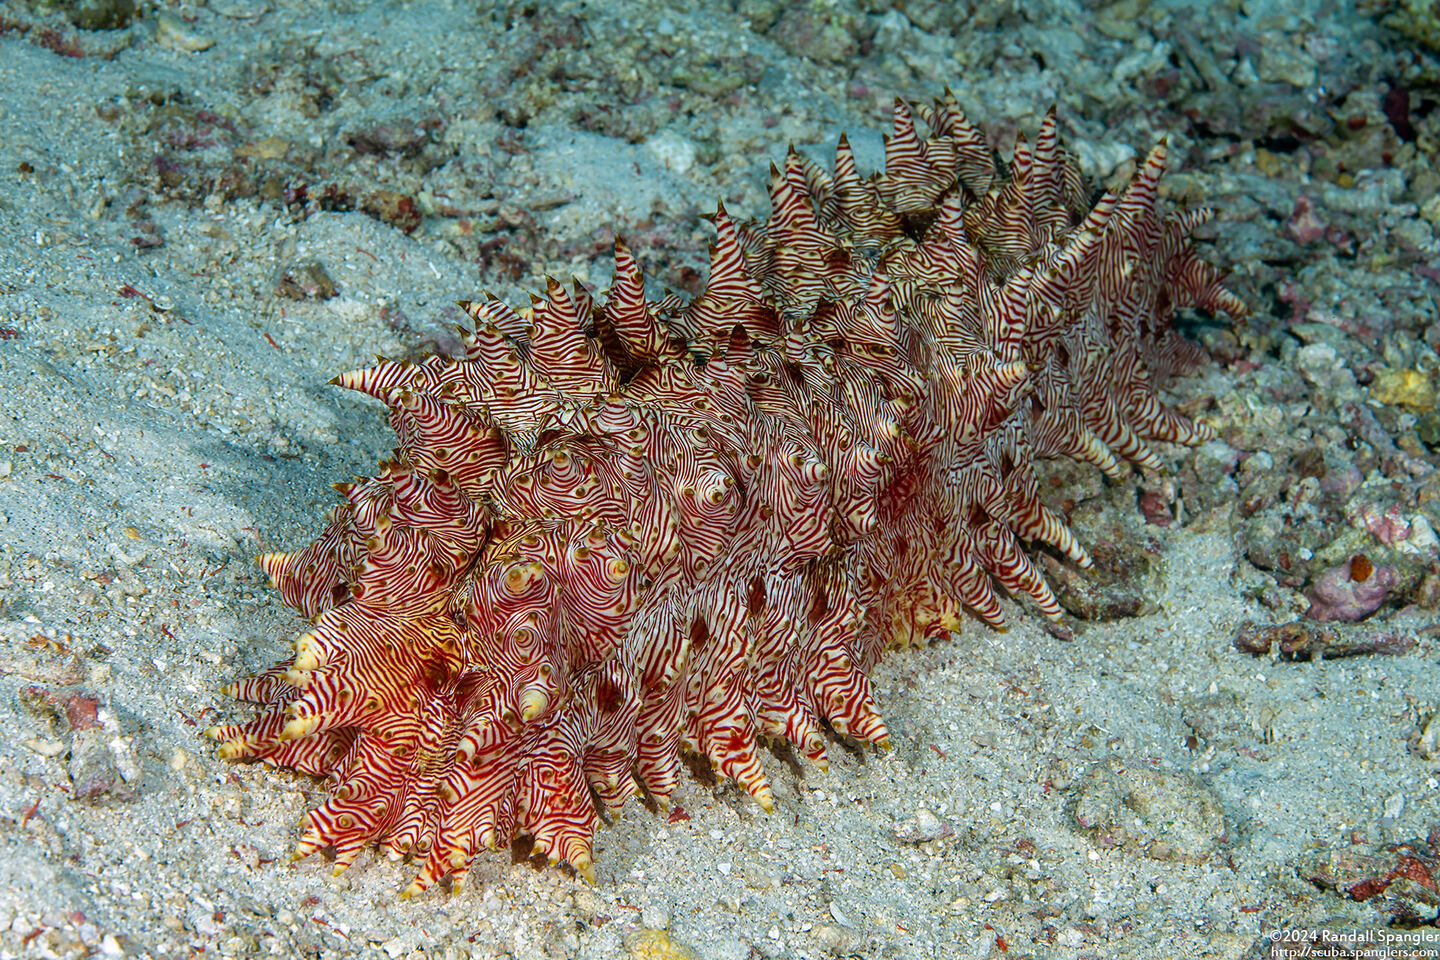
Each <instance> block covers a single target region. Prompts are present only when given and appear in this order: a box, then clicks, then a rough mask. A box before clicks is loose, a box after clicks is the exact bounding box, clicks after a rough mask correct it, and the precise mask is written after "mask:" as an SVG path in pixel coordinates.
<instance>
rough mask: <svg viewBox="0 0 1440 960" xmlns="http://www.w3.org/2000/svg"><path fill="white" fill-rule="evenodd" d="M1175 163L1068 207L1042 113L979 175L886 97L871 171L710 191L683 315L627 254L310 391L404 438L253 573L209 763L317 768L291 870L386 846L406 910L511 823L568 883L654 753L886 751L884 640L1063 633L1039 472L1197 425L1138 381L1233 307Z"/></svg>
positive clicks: (742, 762)
mask: <svg viewBox="0 0 1440 960" xmlns="http://www.w3.org/2000/svg"><path fill="white" fill-rule="evenodd" d="M917 113H918V115H919V118H920V120H922V121H923V123H924V124H925V125H926V126H927V127H928V128H929V133H928V136H926V137H923V138H922V136H921V135H920V134H919V133H918V132H917V129H916V120H915V114H917ZM1165 161H1166V149H1165V146H1164V145H1163V144H1162V145H1160V146H1158V147H1156V148H1155V149H1154V150H1153V151H1151V153H1150V154H1149V156H1148V157H1147V158H1146V159H1145V160H1144V162H1143V164H1142V165H1141V166H1140V168H1139V169H1138V171H1137V172H1136V174H1135V176H1134V178H1133V180H1132V181H1131V183H1130V185H1129V186H1128V188H1127V189H1126V190H1125V191H1124V192H1123V193H1120V194H1110V193H1107V194H1105V195H1104V196H1102V197H1100V199H1099V200H1098V202H1097V203H1095V204H1094V205H1093V206H1091V205H1090V204H1089V203H1088V195H1087V189H1086V186H1085V184H1084V182H1083V180H1082V178H1081V177H1080V175H1079V173H1078V171H1077V169H1076V167H1075V165H1074V163H1073V162H1072V161H1071V159H1070V158H1069V157H1068V156H1067V155H1066V153H1065V152H1064V151H1063V150H1062V149H1061V147H1060V145H1059V142H1058V137H1057V125H1056V120H1055V116H1054V113H1053V111H1052V113H1051V114H1050V115H1049V116H1047V117H1046V119H1045V121H1044V123H1043V125H1042V126H1041V128H1040V130H1039V131H1038V133H1037V135H1036V137H1035V141H1034V143H1033V144H1030V143H1027V142H1026V141H1024V140H1023V139H1022V140H1021V141H1020V143H1019V144H1018V145H1017V147H1016V150H1015V153H1014V156H1013V158H1012V160H1011V161H1010V163H1009V164H1008V166H1007V167H1006V168H1004V169H1001V168H999V167H997V164H996V162H995V160H994V159H993V154H992V150H991V148H990V146H989V145H988V144H987V142H986V140H985V139H984V137H983V136H982V135H981V134H980V133H979V132H978V131H977V130H976V129H975V128H974V127H973V126H972V125H971V124H970V123H969V122H968V121H967V120H966V118H965V116H964V114H963V113H962V112H961V110H960V108H959V107H958V106H957V105H956V103H955V101H954V100H953V99H952V98H949V97H948V96H947V98H946V99H945V100H944V101H943V102H937V103H936V104H935V105H934V106H919V107H915V108H912V107H911V106H910V105H908V104H906V103H904V102H897V103H896V106H895V119H894V129H893V132H892V134H891V136H890V137H889V139H888V141H887V144H886V156H885V170H884V172H883V173H882V174H879V175H876V176H874V177H871V178H864V177H862V176H860V174H859V172H858V170H857V168H856V164H855V159H854V156H853V155H852V153H851V151H850V148H849V146H848V144H847V143H846V142H845V141H844V139H843V138H842V139H841V141H840V144H839V147H838V150H837V153H836V158H835V167H834V171H833V172H831V173H827V172H825V171H823V170H822V169H820V168H819V167H817V166H815V165H813V164H811V163H809V162H808V161H806V160H804V159H802V158H801V157H800V156H799V155H797V154H796V153H795V152H793V151H792V152H791V153H790V154H789V156H787V157H786V158H785V162H784V165H783V167H782V168H780V169H773V171H772V175H771V189H770V194H771V201H772V213H771V217H770V219H769V220H768V221H767V222H765V223H762V224H754V225H751V224H743V223H739V222H737V221H736V220H734V219H732V218H731V217H730V216H729V215H728V214H727V213H726V212H725V211H724V209H723V208H722V209H721V210H719V211H718V212H717V213H716V214H715V216H714V225H715V230H716V233H717V238H716V241H715V243H714V245H713V247H712V250H711V269H710V276H709V281H708V284H707V285H706V287H705V290H704V292H703V293H702V294H701V295H700V296H698V297H697V298H695V299H694V300H692V301H690V302H688V303H687V302H684V301H683V300H681V299H680V298H679V297H676V296H673V295H672V296H666V297H665V298H663V299H661V300H659V301H652V300H648V299H646V293H645V284H644V281H643V278H642V275H641V270H640V266H639V264H638V263H637V261H636V259H635V258H634V257H633V256H632V255H631V253H630V251H629V250H628V249H627V248H626V246H625V244H624V243H623V242H617V244H616V257H615V259H616V276H615V281H614V284H613V286H612V287H611V289H610V291H609V293H608V296H607V297H606V298H605V299H604V300H603V302H602V301H597V300H596V299H594V298H592V296H591V295H590V294H589V293H588V292H587V291H586V290H584V289H583V288H580V287H579V286H578V285H577V286H576V287H575V288H574V289H573V290H572V289H566V288H565V287H563V286H562V285H560V284H559V283H556V282H555V281H551V282H550V283H549V288H548V290H547V291H546V294H545V296H544V297H543V298H541V297H537V298H534V301H533V304H532V305H531V306H530V307H529V308H528V309H526V310H523V311H519V312H517V311H515V310H512V309H511V308H510V307H508V306H506V305H505V304H504V303H501V302H499V301H497V300H489V301H487V302H475V303H467V304H465V305H464V306H465V308H466V310H467V311H468V312H469V313H470V315H471V316H472V317H473V318H474V321H475V323H474V330H473V332H470V333H467V334H466V351H467V352H466V355H465V356H464V357H463V358H459V359H450V358H446V357H430V358H429V359H427V360H425V361H424V362H422V363H418V364H413V365H411V364H406V363H399V362H392V361H382V362H380V363H379V364H378V365H377V366H374V367H371V368H369V369H365V370H360V371H356V372H353V373H347V374H344V375H343V376H341V377H338V378H337V379H336V381H335V382H336V383H339V384H340V385H341V386H345V387H348V388H351V389H355V390H359V391H362V392H364V393H367V394H370V395H371V396H373V397H376V398H378V399H379V400H381V401H383V402H384V403H385V404H386V405H387V407H388V408H389V411H390V413H389V417H390V423H391V425H392V426H393V428H394V429H395V432H396V434H397V435H398V437H399V443H400V446H399V448H398V449H397V451H396V453H395V456H394V458H393V459H391V460H388V461H386V462H384V463H382V465H381V468H380V472H379V475H378V476H376V477H374V478H372V479H370V480H367V481H364V482H362V483H358V484H341V485H339V486H338V488H337V489H339V490H340V492H341V493H342V494H343V495H344V497H345V502H344V503H343V504H341V505H340V506H339V507H337V508H336V509H335V510H333V511H332V513H331V514H330V518H329V523H328V525H327V526H326V528H325V530H324V532H323V533H322V534H321V536H320V538H319V539H318V540H317V541H316V542H315V543H314V544H312V545H311V546H309V547H308V548H306V549H304V550H301V551H299V552H296V553H289V554H271V555H268V556H266V557H264V558H262V565H263V566H264V568H265V570H266V572H267V573H268V574H269V575H270V577H271V579H272V580H273V581H274V583H275V586H276V587H277V588H278V589H279V591H280V593H281V596H282V597H283V598H284V600H285V601H286V602H287V603H289V604H291V605H292V606H294V607H295V608H297V609H298V610H299V611H301V612H302V613H303V614H305V615H306V616H308V617H311V618H313V626H312V628H311V629H310V630H309V632H307V633H305V634H304V635H303V636H301V637H300V638H299V639H298V640H297V641H296V642H295V645H294V654H293V656H292V657H291V658H290V659H289V660H287V661H286V662H284V663H282V664H280V665H278V666H276V667H275V668H273V669H271V670H270V671H268V672H267V673H265V674H262V675H260V676H258V677H255V678H252V679H248V680H243V681H241V682H238V683H236V684H234V685H233V686H232V687H230V688H229V692H230V693H231V694H232V695H233V696H235V697H238V698H240V699H242V700H246V701H250V702H253V703H256V704H260V705H262V710H261V712H260V713H259V715H258V716H257V717H256V718H255V719H253V720H251V721H250V722H248V723H238V724H229V725H225V726H221V727H217V728H214V729H213V730H212V731H211V733H212V735H213V736H215V737H216V738H217V739H219V740H221V741H223V745H222V747H221V755H222V756H224V757H226V758H229V759H259V760H263V761H267V762H270V763H274V764H277V765H279V766H283V767H288V768H291V769H294V770H298V771H301V772H303V773H309V774H314V775H317V776H324V777H326V778H327V783H326V788H327V792H328V798H327V799H326V800H325V801H324V802H323V803H322V804H321V805H320V806H319V807H318V808H317V809H315V810H313V811H311V812H310V813H309V814H307V816H306V818H305V821H304V824H303V836H302V837H301V839H300V842H299V846H298V848H297V851H296V854H297V856H304V855H307V854H310V853H313V852H315V851H317V850H320V849H322V848H324V847H327V846H333V848H334V851H335V857H336V865H337V868H343V867H345V866H346V865H348V864H349V863H351V862H352V861H353V860H354V858H355V857H356V855H357V854H358V853H359V852H360V851H361V850H362V849H364V847H365V846H367V845H369V844H372V843H379V844H380V845H381V846H383V847H384V848H386V849H387V850H389V851H392V852H394V853H397V854H403V853H409V854H411V855H413V856H414V857H415V858H416V859H417V861H418V863H419V872H418V875H417V876H416V878H415V880H414V882H413V883H412V884H411V886H410V887H409V888H408V890H409V891H410V892H418V891H420V890H423V889H424V888H425V887H426V886H428V885H429V884H431V883H433V882H435V881H436V880H438V879H439V878H441V877H444V876H446V875H447V874H448V875H450V876H452V877H453V878H454V881H455V882H456V883H457V884H458V883H460V882H462V881H463V878H464V877H465V875H466V872H467V870H468V868H469V865H470V863H471V861H472V859H473V858H474V856H475V855H476V853H477V852H478V851H479V849H480V848H481V847H495V846H497V845H503V844H507V843H509V841H510V840H511V839H512V838H513V837H514V836H516V835H518V834H525V835H529V836H530V837H531V838H533V842H534V850H535V852H537V853H545V854H548V855H549V857H550V859H551V860H559V859H563V860H566V861H568V862H569V863H570V864H571V865H572V866H574V867H575V868H576V869H577V870H579V871H581V872H582V873H587V872H588V871H589V869H590V865H591V841H592V837H593V834H594V830H595V828H596V825H597V823H598V815H597V807H599V806H600V805H603V806H605V807H610V808H615V807H618V806H620V805H621V804H623V803H624V801H625V800H626V799H627V798H629V797H631V796H634V795H636V794H637V793H638V792H640V791H641V790H642V789H643V790H644V791H647V792H648V794H649V795H650V796H651V797H653V798H654V799H655V800H657V801H659V802H661V803H663V802H664V801H665V799H666V798H667V797H668V796H669V795H670V794H671V792H672V790H673V789H674V787H675V785H676V782H677V778H678V776H679V767H680V754H681V751H682V750H683V751H691V752H694V753H698V754H700V755H703V756H704V757H707V758H708V759H709V761H710V762H711V763H712V764H713V765H714V767H715V769H716V771H717V772H718V774H719V775H720V776H722V777H725V778H728V779H731V780H734V781H736V782H738V783H739V784H741V785H742V786H743V787H744V788H745V789H746V790H748V791H749V792H750V793H751V794H752V795H753V796H754V797H755V799H756V800H757V801H758V802H759V803H760V804H761V805H762V806H764V807H765V808H767V809H768V808H769V807H770V806H771V803H772V799H771V793H770V788H769V786H768V784H767V781H766V777H765V773H764V771H763V769H762V766H761V763H760V760H759V757H758V755H757V739H758V738H762V737H772V738H783V739H785V740H788V741H790V742H791V743H793V744H795V745H796V746H797V747H799V749H800V750H801V751H802V752H803V753H804V754H805V755H806V756H807V757H808V758H809V759H810V760H811V761H813V762H815V763H819V764H823V763H824V762H825V754H826V733H825V726H826V725H828V726H829V727H830V728H831V729H833V730H834V731H835V732H836V733H838V734H840V735H842V736H849V737H853V738H856V739H858V740H863V741H869V742H872V743H876V744H882V745H883V744H884V743H886V742H887V733H886V728H885V724H884V722H883V721H882V719H881V717H880V714H879V712H878V710H877V708H876V704H875V702H874V699H873V697H872V696H871V691H870V686H869V682H868V680H867V677H866V675H867V671H868V670H869V669H870V668H871V666H872V665H873V664H874V663H875V662H876V660H877V659H878V658H879V656H880V654H881V652H882V651H883V650H884V649H885V647H886V646H887V645H889V644H892V643H897V642H898V643H905V642H909V641H919V640H922V639H924V638H930V637H936V636H943V635H944V634H946V633H947V632H948V631H949V630H950V629H951V628H952V627H953V626H954V625H955V624H956V623H957V622H958V617H959V616H961V612H962V609H963V608H968V609H969V610H970V611H972V612H973V613H974V614H975V615H977V616H978V617H980V618H981V619H982V620H984V621H986V622H987V623H990V624H994V625H1000V624H1001V623H1002V614H1001V607H1000V604H999V602H998V600H997V597H996V593H995V591H994V588H993V584H994V583H996V582H998V583H999V584H1001V585H1003V586H1004V588H1005V589H1006V590H1008V591H1009V592H1010V593H1012V594H1014V595H1016V596H1022V597H1028V598H1029V599H1030V600H1031V601H1033V602H1034V604H1035V605H1036V606H1037V607H1038V608H1039V609H1040V611H1042V612H1043V613H1045V614H1046V615H1049V616H1052V617H1054V616H1058V615H1059V613H1060V607H1059V605H1058V604H1057V602H1056V600H1055V597H1054V596H1053V594H1052V593H1051V591H1050V588H1049V587H1048V586H1047V585H1046V582H1045V580H1044V578H1043V577H1042V576H1041V575H1040V573H1039V572H1038V571H1037V568H1036V566H1035V565H1034V563H1033V562H1032V560H1031V559H1030V557H1029V556H1028V555H1027V553H1026V551H1025V549H1024V548H1023V546H1022V545H1023V544H1025V543H1027V542H1029V543H1036V544H1045V545H1048V546H1049V547H1051V548H1053V549H1054V550H1056V551H1058V552H1059V553H1061V554H1063V555H1065V556H1067V557H1068V558H1070V560H1072V561H1073V562H1074V563H1076V564H1078V565H1080V566H1082V567H1085V566H1088V565H1089V562H1090V561H1089V558H1088V557H1087V555H1086V553H1085V550H1084V549H1083V547H1081V545H1080V544H1079V543H1078V542H1077V540H1076V539H1075V537H1074V536H1073V535H1072V534H1071V532H1070V531H1069V530H1068V529H1067V528H1066V526H1065V523H1064V521H1063V519H1062V518H1061V517H1060V516H1059V515H1057V514H1056V513H1055V512H1053V511H1052V510H1051V509H1049V508H1047V507H1046V506H1045V505H1044V504H1043V503H1042V502H1041V499H1040V497H1039V495H1038V492H1037V488H1036V480H1035V474H1034V469H1033V465H1032V464H1033V460H1034V459H1035V458H1037V457H1053V456H1058V455H1061V454H1064V455H1067V456H1070V457H1074V458H1078V459H1080V460H1084V461H1088V462H1090V463H1092V464H1094V465H1095V466H1097V467H1098V468H1100V469H1101V470H1102V471H1104V472H1105V473H1106V474H1108V475H1110V476H1112V477H1119V476H1121V475H1122V473H1123V471H1124V469H1125V468H1124V467H1123V466H1122V462H1124V461H1129V462H1130V463H1133V464H1136V465H1139V466H1140V467H1142V468H1146V469H1157V468H1159V467H1160V461H1159V460H1158V459H1157V458H1156V456H1155V454H1154V453H1153V452H1152V451H1151V449H1150V447H1149V446H1148V445H1147V441H1151V440H1165V441H1174V442H1180V443H1194V442H1196V441H1200V440H1204V439H1207V438H1209V437H1211V436H1212V433H1211V431H1210V430H1209V429H1208V428H1207V427H1205V426H1204V425H1203V424H1198V423H1194V422H1191V421H1190V420H1188V419H1186V418H1185V417H1183V416H1180V415H1179V414H1177V413H1176V412H1174V411H1172V410H1170V409H1168V408H1167V407H1165V406H1164V405H1163V404H1162V403H1161V401H1160V400H1159V398H1158V397H1157V394H1156V385H1157V382H1158V381H1159V380H1160V379H1161V378H1163V377H1165V376H1167V375H1169V374H1171V373H1173V372H1177V371H1183V370H1184V369H1186V368H1187V367H1188V366H1190V365H1191V364H1193V363H1194V362H1195V360H1196V359H1197V351H1196V349H1195V348H1194V347H1193V346H1192V345H1190V344H1189V343H1188V342H1187V341H1185V340H1183V339H1182V338H1180V337H1179V336H1178V335H1176V334H1175V333H1174V332H1172V331H1171V329H1170V321H1171V318H1172V317H1173V315H1174V313H1175V312H1176V310H1178V309H1181V308H1185V307H1196V308H1199V309H1201V310H1207V311H1225V312H1227V313H1229V314H1231V315H1238V314H1240V313H1242V312H1243V311H1244V307H1243V305H1242V304H1241V303H1240V302H1239V301H1238V300H1237V299H1236V298H1235V297H1234V296H1233V295H1232V294H1230V293H1229V292H1227V291H1226V290H1225V289H1224V287H1223V286H1222V284H1221V278H1220V276H1219V274H1218V272H1217V271H1216V270H1215V269H1214V268H1212V267H1210V266H1209V265H1207V264H1206V263H1204V262H1203V261H1202V260H1200V259H1199V258H1198V257H1197V255H1196V254H1195V252H1194V250H1193V248H1192V247H1191V245H1190V243H1189V234H1190V232H1191V231H1192V230H1193V229H1194V227H1195V226H1196V225H1197V224H1199V223H1200V222H1202V221H1203V220H1204V219H1205V217H1206V213H1204V212H1202V211H1186V212H1182V213H1178V214H1174V215H1170V216H1162V215H1161V214H1160V213H1159V212H1157V209H1156V184H1157V182H1158V181H1159V179H1160V176H1161V174H1162V173H1163V171H1164V168H1165ZM592 791H593V798H592Z"/></svg>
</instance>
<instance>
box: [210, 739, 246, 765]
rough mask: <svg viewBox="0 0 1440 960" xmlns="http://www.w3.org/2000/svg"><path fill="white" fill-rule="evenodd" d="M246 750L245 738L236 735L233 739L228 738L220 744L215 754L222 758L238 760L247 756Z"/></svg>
mask: <svg viewBox="0 0 1440 960" xmlns="http://www.w3.org/2000/svg"><path fill="white" fill-rule="evenodd" d="M246 752H247V750H246V743H245V738H244V737H236V738H235V739H233V740H226V741H225V742H224V743H222V744H220V749H218V750H216V751H215V755H216V756H218V757H219V758H220V759H221V760H238V759H240V758H241V757H243V756H245V755H246Z"/></svg>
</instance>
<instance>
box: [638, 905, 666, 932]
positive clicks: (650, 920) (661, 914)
mask: <svg viewBox="0 0 1440 960" xmlns="http://www.w3.org/2000/svg"><path fill="white" fill-rule="evenodd" d="M640 922H641V923H643V924H644V925H645V926H647V927H649V928H650V929H652V930H667V929H669V927H670V907H669V905H668V904H664V903H650V904H646V906H645V909H644V910H642V911H640Z"/></svg>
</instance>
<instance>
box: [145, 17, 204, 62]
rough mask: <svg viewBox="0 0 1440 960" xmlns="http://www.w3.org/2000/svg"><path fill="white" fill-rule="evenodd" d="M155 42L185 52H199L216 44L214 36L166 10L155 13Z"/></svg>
mask: <svg viewBox="0 0 1440 960" xmlns="http://www.w3.org/2000/svg"><path fill="white" fill-rule="evenodd" d="M155 42H156V43H158V44H160V46H162V47H168V48H169V49H171V50H177V51H180V52H183V53H199V52H200V51H201V50H209V49H210V48H211V47H213V46H215V38H214V37H210V36H206V35H205V34H203V33H200V32H199V31H197V30H192V29H191V28H190V25H189V24H187V23H186V22H185V21H184V20H181V19H180V18H179V17H177V16H176V15H175V14H173V13H170V12H169V11H165V10H162V11H161V12H160V13H158V14H156V15H155Z"/></svg>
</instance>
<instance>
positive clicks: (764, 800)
mask: <svg viewBox="0 0 1440 960" xmlns="http://www.w3.org/2000/svg"><path fill="white" fill-rule="evenodd" d="M755 802H756V803H758V804H760V809H761V810H764V811H765V812H766V813H774V812H775V795H774V794H773V793H771V792H770V787H769V785H768V784H763V785H761V786H760V787H759V788H757V789H756V791H755Z"/></svg>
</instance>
